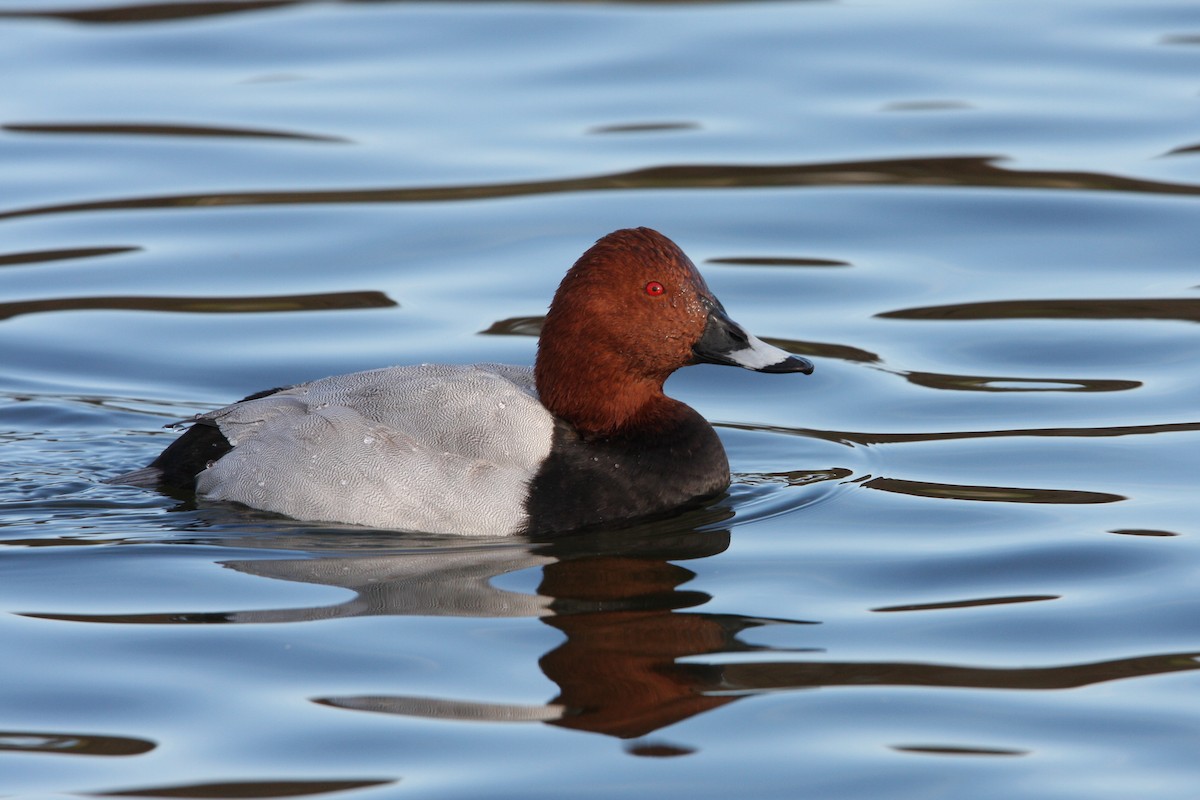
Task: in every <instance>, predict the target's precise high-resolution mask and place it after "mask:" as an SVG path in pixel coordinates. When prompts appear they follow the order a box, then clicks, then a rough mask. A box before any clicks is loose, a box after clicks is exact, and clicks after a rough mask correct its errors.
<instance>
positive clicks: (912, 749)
mask: <svg viewBox="0 0 1200 800" xmlns="http://www.w3.org/2000/svg"><path fill="white" fill-rule="evenodd" d="M892 749H893V750H896V751H898V752H901V753H920V754H923V755H933V756H1027V755H1029V751H1028V750H1013V749H1006V748H1000V747H954V746H951V745H937V744H897V745H893V746H892Z"/></svg>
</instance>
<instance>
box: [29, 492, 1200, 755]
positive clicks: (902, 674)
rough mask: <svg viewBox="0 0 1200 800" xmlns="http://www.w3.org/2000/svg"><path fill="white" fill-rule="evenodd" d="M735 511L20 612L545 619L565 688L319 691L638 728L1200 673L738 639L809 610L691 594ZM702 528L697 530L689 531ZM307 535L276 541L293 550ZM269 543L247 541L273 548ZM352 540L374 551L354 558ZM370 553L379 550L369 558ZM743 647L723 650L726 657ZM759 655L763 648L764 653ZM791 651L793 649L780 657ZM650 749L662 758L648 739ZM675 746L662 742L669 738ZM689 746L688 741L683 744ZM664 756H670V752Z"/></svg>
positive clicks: (544, 659) (548, 669)
mask: <svg viewBox="0 0 1200 800" xmlns="http://www.w3.org/2000/svg"><path fill="white" fill-rule="evenodd" d="M730 513H731V512H730V511H728V510H724V509H708V510H706V511H697V512H693V514H692V515H691V517H690V521H691V523H692V525H693V527H691V528H682V527H680V526H679V524H678V521H664V522H661V523H655V524H651V525H646V526H640V527H635V528H631V529H629V530H626V531H605V532H599V533H595V534H580V535H576V536H571V537H566V538H564V539H561V540H557V541H554V542H550V543H528V544H511V543H510V544H500V545H495V544H491V545H488V544H484V545H479V546H474V547H463V546H455V547H445V546H430V547H420V548H416V549H410V550H408V551H407V552H397V550H396V545H395V542H394V541H393V540H391V539H389V538H388V537H387V535H386V534H382V533H380V534H375V533H370V532H363V533H360V534H358V535H357V542H358V545H357V546H355V545H354V540H351V541H349V542H343V543H340V544H341V545H342V548H341V549H342V550H343V552H342V553H328V552H324V553H323V552H321V550H314V551H310V552H309V553H308V556H307V557H306V558H300V559H292V558H284V559H247V560H233V561H226V562H223V565H224V566H225V567H227V568H229V569H232V570H235V571H237V572H240V573H243V574H248V575H257V576H260V577H266V578H271V579H276V580H284V581H293V582H301V583H308V584H319V585H325V586H336V587H342V588H346V589H350V590H352V591H353V592H354V593H355V594H354V597H353V598H352V599H350V600H348V601H346V602H343V603H340V604H337V605H333V606H307V607H293V608H280V609H265V610H246V611H231V612H224V613H211V612H201V613H188V612H182V613H159V614H97V615H90V614H54V613H38V614H29V615H27V616H29V617H34V618H40V619H54V620H60V621H72V622H92V623H119V624H130V623H147V624H159V625H205V624H214V623H215V624H274V623H294V622H310V621H315V620H328V619H331V618H336V617H364V616H379V615H404V616H408V615H419V616H434V617H469V618H477V619H479V618H496V617H528V618H537V619H540V620H541V622H542V623H543V624H545V625H547V626H549V627H552V628H554V629H556V630H558V631H560V632H561V633H562V634H563V635H564V636H565V640H564V641H562V642H561V643H560V644H558V645H557V646H555V647H553V648H552V649H550V650H549V651H547V652H545V653H544V654H543V655H542V656H541V657H540V658H539V659H538V666H539V667H540V669H541V671H542V673H543V674H544V675H545V676H546V677H547V678H548V679H550V680H551V681H553V682H554V683H555V684H556V685H557V686H558V689H559V692H558V694H557V695H556V696H555V697H553V698H551V699H550V700H548V701H547V702H545V703H544V704H539V705H528V704H524V705H522V704H511V703H495V702H490V701H486V700H481V701H475V700H463V699H458V698H446V697H436V696H422V695H412V694H406V693H395V694H378V693H377V694H364V695H342V694H337V695H324V696H317V697H313V698H311V699H312V701H313V702H315V703H317V704H319V705H324V706H330V707H335V708H341V709H346V710H353V711H367V712H373V713H380V714H392V715H401V716H406V717H423V718H432V719H444V720H459V721H476V722H480V721H491V722H535V721H536V722H543V723H548V724H552V725H555V726H558V727H565V728H571V729H575V730H580V731H588V732H593V733H600V734H604V735H607V736H613V737H618V738H622V739H638V738H641V737H645V736H648V735H650V734H653V733H654V732H656V731H659V730H661V729H663V728H665V727H667V726H670V725H672V724H674V723H677V722H679V721H681V720H684V719H687V718H689V717H692V716H695V715H698V714H702V713H705V712H708V711H711V710H714V709H717V708H719V707H721V706H724V705H726V704H728V703H731V702H734V701H735V700H737V699H739V698H742V697H750V696H755V695H758V694H761V693H764V692H773V691H779V690H798V689H810V688H817V687H829V686H842V687H854V686H927V687H928V686H936V687H956V688H966V687H970V688H979V689H1010V690H1061V689H1070V688H1076V687H1081V686H1087V685H1091V684H1097V683H1104V682H1108V681H1115V680H1124V679H1128V678H1135V677H1145V676H1150V675H1160V674H1167V673H1171V672H1186V671H1191V670H1196V669H1198V668H1200V661H1198V660H1197V658H1198V656H1200V654H1198V653H1192V652H1184V653H1163V654H1155V655H1146V656H1138V657H1130V658H1118V659H1112V660H1102V661H1088V662H1082V663H1071V664H1066V665H1062V666H1048V667H1020V668H1009V667H989V666H963V665H957V664H940V663H910V662H902V661H861V662H856V661H831V660H814V659H813V658H811V657H809V658H803V659H798V658H795V656H796V655H798V654H801V653H806V652H807V653H818V652H821V648H797V647H788V648H781V647H771V646H764V645H755V644H749V643H747V642H745V641H743V640H742V638H741V635H742V634H743V633H745V632H746V631H748V630H751V629H755V628H764V627H771V626H804V625H815V624H818V622H817V621H814V620H802V619H778V618H774V619H772V618H763V617H756V616H748V615H740V614H729V613H712V612H704V611H701V610H698V609H699V608H700V607H701V606H704V605H705V604H707V603H709V602H710V601H711V600H712V597H710V595H709V594H707V593H705V592H701V591H695V590H687V589H684V588H681V587H683V585H684V584H686V583H687V582H689V581H691V580H692V579H693V578H695V576H696V573H695V572H694V571H693V570H691V569H688V568H686V567H684V566H682V565H681V564H679V563H677V562H681V561H683V562H686V561H694V560H697V559H707V558H711V557H713V556H717V555H719V554H721V553H723V552H725V550H726V549H727V548H728V547H729V544H730V534H729V531H728V530H726V529H724V528H717V529H713V528H712V527H711V526H712V525H713V524H714V523H716V524H719V523H720V521H721V519H722V518H723V517H724V518H728V516H729V515H730ZM697 525H698V526H699V527H696V526H697ZM306 541H309V542H315V543H319V544H320V546H321V547H322V548H328V547H329V546H330V545H331V544H337V543H336V542H335V541H331V540H329V539H327V538H326V539H322V538H321V536H320V534H319V533H317V532H315V531H314V533H312V534H309V535H307V536H306V535H305V534H302V533H300V534H296V536H295V537H283V538H280V539H279V544H280V546H286V547H287V548H288V549H289V550H295V548H296V547H297V546H298V545H303V544H304V543H305V542H306ZM270 542H271V540H270V539H269V538H267V539H264V538H259V539H256V540H254V544H255V545H256V546H260V547H261V546H264V545H269V544H270ZM347 549H350V550H353V549H359V550H362V551H363V552H364V553H366V554H359V555H346V554H345V552H344V551H345V550H347ZM372 550H376V551H377V552H375V553H372V552H371V551H372ZM528 569H539V570H540V571H541V580H540V582H539V583H538V585H537V588H536V592H535V593H533V594H522V593H517V592H512V591H506V590H504V589H501V588H498V587H497V586H496V585H495V580H496V579H497V578H499V577H500V576H503V575H506V574H511V573H515V572H518V571H521V570H528ZM1056 597H1057V596H1055V595H1027V596H1011V597H993V598H980V599H975V600H962V601H951V602H945V603H935V604H923V605H908V606H894V607H887V608H879V609H876V611H892V612H896V611H916V610H934V609H953V608H966V607H973V606H986V605H1002V604H1015V603H1032V602H1039V601H1045V600H1053V599H1056ZM734 654H736V655H737V658H736V659H734V660H732V661H730V660H729V659H728V658H727V657H728V656H730V655H734ZM756 654H758V655H756ZM785 655H790V656H791V657H790V658H781V656H785ZM647 746H648V747H649V748H650V750H649V751H648V752H647V753H645V754H647V755H655V754H659V753H657V751H656V750H655V747H656V746H654V745H647ZM661 746H666V747H667V748H668V750H671V749H673V748H674V747H675V746H674V745H661ZM684 752H686V748H685V749H684ZM663 754H666V753H663Z"/></svg>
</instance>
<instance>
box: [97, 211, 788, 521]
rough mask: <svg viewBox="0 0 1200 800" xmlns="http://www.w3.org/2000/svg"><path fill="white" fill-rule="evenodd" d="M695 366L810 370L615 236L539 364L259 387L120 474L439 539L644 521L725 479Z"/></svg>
mask: <svg viewBox="0 0 1200 800" xmlns="http://www.w3.org/2000/svg"><path fill="white" fill-rule="evenodd" d="M697 361H710V362H714V363H726V364H732V365H736V366H744V367H747V368H750V369H757V370H762V371H769V372H810V371H811V370H812V365H811V364H809V363H808V362H807V361H805V360H804V359H800V358H798V357H796V356H791V355H789V354H788V353H786V352H784V351H782V350H779V349H778V348H774V347H772V346H770V345H767V344H765V343H763V342H761V341H759V340H757V339H755V338H754V337H753V336H750V335H749V334H746V333H745V332H744V331H742V330H741V328H739V327H738V326H737V325H736V324H735V323H733V322H731V321H730V320H729V319H728V317H727V316H725V314H724V310H723V309H722V308H721V306H720V303H719V302H717V300H716V298H715V297H713V296H712V294H711V292H709V291H708V288H707V287H706V286H705V285H704V283H703V279H702V278H700V275H699V273H698V272H696V270H695V267H694V266H693V265H692V264H691V262H690V261H689V260H688V259H687V256H685V255H683V253H682V252H681V251H680V250H679V249H678V248H677V247H676V246H675V245H674V244H673V243H672V242H670V240H668V239H666V238H665V237H663V236H662V235H661V234H658V233H656V232H654V231H650V230H648V229H644V228H639V229H637V230H631V231H617V232H616V233H613V234H609V236H606V237H604V238H603V239H601V240H600V242H598V243H597V245H596V246H595V247H593V248H592V249H591V250H589V251H588V252H587V253H585V254H584V256H583V257H582V258H580V260H579V262H577V263H576V265H575V266H574V267H573V268H572V269H571V271H570V272H568V274H567V277H566V278H564V280H563V283H562V285H561V286H560V287H559V290H558V293H557V294H556V295H555V299H554V303H553V304H552V305H551V309H550V313H549V314H548V315H547V318H546V322H545V325H544V326H543V331H542V338H541V342H540V344H539V352H538V361H537V366H536V369H535V370H531V369H529V368H525V367H514V366H507V365H500V364H477V365H471V366H454V365H421V366H408V367H391V368H387V369H380V370H371V371H368V372H357V373H352V374H349V375H339V376H335V377H331V378H325V379H323V380H318V381H313V382H311V383H305V384H301V385H298V386H293V387H289V388H285V389H277V390H271V391H268V392H262V393H259V394H257V395H252V396H251V397H249V398H247V399H246V400H243V401H241V402H238V403H234V404H233V405H230V406H226V407H225V408H222V409H219V410H217V411H212V412H209V413H207V414H203V415H200V416H199V417H197V418H196V420H195V423H194V424H193V426H192V428H191V429H190V430H188V431H187V433H185V434H184V435H183V436H182V437H180V438H179V439H178V440H176V441H175V443H173V444H172V445H171V446H170V447H168V448H167V449H166V450H165V451H164V452H163V453H162V454H161V455H160V456H159V457H158V458H157V459H155V461H154V462H152V463H151V464H150V466H149V467H147V468H145V469H143V470H138V471H137V472H133V473H129V474H128V475H124V476H121V477H120V478H117V479H115V480H116V481H119V482H125V483H135V484H139V485H154V486H159V487H170V488H175V489H183V490H189V489H194V490H195V491H196V493H197V494H199V495H201V496H203V497H206V498H208V499H210V500H223V501H235V502H239V503H243V504H245V505H248V506H251V507H253V508H259V509H264V510H268V511H275V512H278V513H281V514H285V515H287V516H290V517H295V518H297V519H305V520H314V521H326V522H343V523H351V524H358V525H369V526H373V527H387V528H403V529H406V530H417V531H426V532H431V533H455V534H463V535H483V536H487V535H508V534H514V533H548V532H558V531H565V530H571V529H574V528H580V527H584V526H589V525H595V524H599V523H606V522H613V521H617V520H622V519H628V518H635V517H641V516H645V515H649V514H654V513H658V512H662V511H666V510H669V509H672V508H675V507H678V506H680V505H683V504H685V503H687V502H688V501H690V500H694V499H698V498H703V497H708V496H712V495H715V494H718V493H720V492H721V491H723V490H724V489H725V488H726V487H727V486H728V484H729V465H728V462H727V460H726V457H725V451H724V449H723V448H722V446H721V443H720V440H719V439H718V438H717V435H716V432H715V431H714V430H713V429H712V427H711V426H710V425H709V424H708V423H707V422H706V421H705V420H704V419H703V418H702V417H701V416H700V415H699V414H697V413H696V412H695V411H694V410H692V409H691V408H690V407H688V406H686V405H684V404H683V403H680V402H679V401H677V400H673V399H671V398H669V397H667V396H666V395H664V394H663V393H662V384H663V381H665V379H666V378H667V376H668V375H670V373H671V372H673V371H674V370H675V369H676V368H678V367H680V366H683V365H685V364H688V363H696V362H697Z"/></svg>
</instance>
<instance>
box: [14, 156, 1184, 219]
mask: <svg viewBox="0 0 1200 800" xmlns="http://www.w3.org/2000/svg"><path fill="white" fill-rule="evenodd" d="M998 160H1000V159H999V157H995V156H954V157H946V158H910V159H891V160H881V161H852V162H839V163H829V164H778V165H762V166H759V165H748V164H740V165H739V164H731V165H723V164H711V165H709V164H696V165H680V166H661V167H649V168H647V169H639V170H633V171H630V172H618V173H613V174H610V175H596V176H591V177H583V178H563V179H560V180H546V181H524V182H515V183H497V184H479V185H475V186H469V185H468V186H423V187H399V188H393V189H332V190H316V189H314V190H305V191H292V190H289V191H264V192H208V193H204V194H179V195H158V196H149V197H130V198H123V199H116V200H96V201H91V202H84V203H62V204H53V205H45V206H33V207H29V208H16V209H11V210H9V211H4V212H0V219H12V218H16V217H29V216H40V215H45V214H66V213H75V212H80V211H113V210H118V209H136V208H164V209H165V208H194V207H196V206H260V205H303V204H312V203H321V204H328V203H436V202H449V201H460V202H461V201H465V200H492V199H500V198H507V197H525V196H530V195H548V194H559V193H563V192H594V191H604V190H619V191H629V190H636V189H654V190H660V189H710V190H711V189H746V188H752V187H802V186H961V187H983V186H992V187H1007V188H1013V189H1043V190H1069V191H1097V192H1136V193H1139V194H1160V195H1200V186H1195V185H1192V184H1187V183H1169V182H1166V181H1153V180H1147V179H1142V178H1126V177H1122V176H1119V175H1105V174H1102V173H1095V172H1059V171H1046V170H1041V171H1039V170H1010V169H1005V168H1004V167H999V166H997V165H996V164H995V162H996V161H998Z"/></svg>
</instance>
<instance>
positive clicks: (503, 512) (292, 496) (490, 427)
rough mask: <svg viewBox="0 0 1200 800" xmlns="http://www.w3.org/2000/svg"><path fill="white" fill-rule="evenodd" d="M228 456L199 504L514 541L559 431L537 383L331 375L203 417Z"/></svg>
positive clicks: (440, 375)
mask: <svg viewBox="0 0 1200 800" xmlns="http://www.w3.org/2000/svg"><path fill="white" fill-rule="evenodd" d="M202 418H204V419H210V420H212V421H213V422H215V423H216V424H217V426H218V427H219V428H220V430H221V433H222V434H224V436H225V437H226V438H227V439H228V440H229V441H230V443H231V444H233V445H234V448H233V450H231V451H230V452H229V453H227V454H226V455H225V456H223V457H222V458H221V459H219V460H218V461H217V462H215V463H214V464H212V465H210V466H209V467H208V468H207V469H205V470H204V471H203V472H201V473H200V475H199V476H198V478H197V484H196V487H197V491H198V492H199V493H200V494H201V495H203V496H205V497H208V498H210V499H213V500H230V501H236V502H240V503H244V504H245V505H248V506H252V507H254V508H260V509H264V510H267V511H275V512H278V513H281V514H286V515H287V516H290V517H295V518H297V519H305V520H315V521H325V522H348V523H352V524H357V525H370V526H373V527H385V528H403V529H407V530H417V531H425V532H430V533H458V534H469V535H479V536H495V535H506V534H511V533H514V532H517V531H518V530H520V528H521V527H522V526H523V524H524V522H525V512H524V499H525V494H526V490H527V486H528V483H529V481H530V480H531V479H532V478H533V476H534V474H535V473H536V471H537V469H538V468H539V466H540V465H541V462H542V461H543V460H544V459H545V458H546V456H547V455H549V453H550V441H551V436H552V434H553V429H554V418H553V417H552V416H551V414H550V413H549V412H548V411H546V409H545V408H543V407H542V405H541V403H540V402H538V400H537V393H536V390H535V389H534V386H533V373H532V370H530V369H528V368H523V367H513V366H508V365H503V364H475V365H469V366H459V365H445V364H436V365H421V366H408V367H390V368H387V369H378V370H371V371H369V372H356V373H352V374H349V375H338V376H335V377H332V378H325V379H323V380H319V381H313V382H311V383H306V384H301V385H299V386H293V387H291V388H289V389H285V390H283V391H280V392H276V393H275V394H272V395H268V396H267V397H262V398H259V399H257V400H250V401H246V402H242V403H235V404H233V405H231V406H227V407H225V408H222V409H219V410H217V411H213V412H210V413H208V414H205V415H203V417H202Z"/></svg>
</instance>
